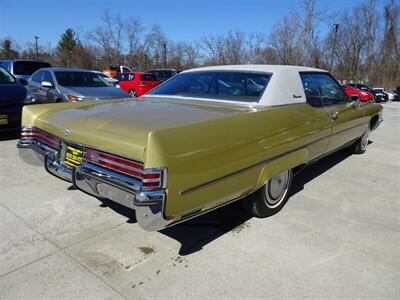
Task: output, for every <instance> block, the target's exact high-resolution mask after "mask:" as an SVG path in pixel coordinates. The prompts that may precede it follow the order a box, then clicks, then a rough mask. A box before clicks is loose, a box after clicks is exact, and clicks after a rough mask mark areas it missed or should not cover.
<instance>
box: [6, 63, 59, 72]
mask: <svg viewBox="0 0 400 300" xmlns="http://www.w3.org/2000/svg"><path fill="white" fill-rule="evenodd" d="M50 67H51V65H50V64H49V63H47V62H40V61H15V62H14V67H13V73H14V75H32V74H33V73H35V72H36V71H37V70H39V69H41V68H50Z"/></svg>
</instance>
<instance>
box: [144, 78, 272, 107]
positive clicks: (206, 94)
mask: <svg viewBox="0 0 400 300" xmlns="http://www.w3.org/2000/svg"><path fill="white" fill-rule="evenodd" d="M270 78H271V74H266V73H250V72H246V73H244V72H230V71H204V72H203V71H197V72H188V73H180V74H179V75H177V76H175V77H173V78H171V79H170V80H168V81H166V82H165V83H164V84H162V85H161V86H159V87H157V88H155V89H154V90H152V91H151V92H150V93H149V94H150V95H173V96H187V97H195V98H208V99H210V98H212V99H216V100H228V101H240V102H257V101H258V100H259V99H260V97H261V95H262V93H263V91H264V90H265V88H266V87H267V85H268V82H269V80H270Z"/></svg>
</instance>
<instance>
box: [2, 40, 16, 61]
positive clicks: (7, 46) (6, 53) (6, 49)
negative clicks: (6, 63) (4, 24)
mask: <svg viewBox="0 0 400 300" xmlns="http://www.w3.org/2000/svg"><path fill="white" fill-rule="evenodd" d="M18 57H19V53H18V51H17V50H15V49H13V43H12V41H11V39H9V38H5V39H3V40H2V41H1V42H0V58H9V59H15V58H18Z"/></svg>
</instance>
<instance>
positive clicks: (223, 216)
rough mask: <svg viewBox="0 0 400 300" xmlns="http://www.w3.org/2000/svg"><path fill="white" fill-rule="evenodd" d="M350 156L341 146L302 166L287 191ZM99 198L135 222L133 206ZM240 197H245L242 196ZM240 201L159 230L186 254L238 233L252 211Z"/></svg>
mask: <svg viewBox="0 0 400 300" xmlns="http://www.w3.org/2000/svg"><path fill="white" fill-rule="evenodd" d="M350 156H351V154H350V153H349V152H348V151H346V150H341V151H338V152H336V153H333V154H331V155H329V156H327V157H325V158H323V159H321V160H319V161H318V162H316V163H314V164H312V165H310V166H308V167H306V168H305V169H303V170H302V171H300V172H299V173H298V174H297V175H296V176H295V177H294V178H293V184H292V188H291V191H290V195H291V196H292V195H295V194H297V193H299V192H301V191H302V190H303V189H304V186H305V185H306V184H307V183H308V182H310V181H312V180H313V179H314V178H316V177H318V176H320V175H321V174H323V173H325V172H326V171H328V170H329V169H330V168H332V167H334V166H335V165H337V164H338V163H340V162H342V161H344V160H345V159H347V158H348V157H350ZM249 197H251V196H249ZM99 200H100V201H101V202H102V204H101V206H102V207H108V208H110V209H112V210H114V211H115V212H116V213H119V214H121V215H123V216H125V217H127V218H128V221H127V222H128V223H136V217H135V214H134V211H133V210H131V209H129V208H127V207H124V206H122V205H119V204H117V203H115V202H112V201H109V200H104V199H99ZM243 200H246V198H244V199H243ZM289 201H290V199H289ZM240 202H241V201H236V202H234V203H232V204H229V205H226V206H225V207H222V208H220V209H216V210H214V211H211V212H209V213H207V214H204V215H201V216H199V217H196V218H194V219H191V220H188V221H186V222H183V223H180V224H177V225H175V226H173V227H170V228H166V229H164V230H161V231H160V233H161V234H164V235H166V236H168V237H170V238H172V239H174V240H176V241H178V242H180V244H181V248H180V249H179V255H182V256H185V255H190V254H192V253H195V252H197V251H200V250H202V249H203V248H204V246H206V245H207V244H209V243H211V242H213V241H214V240H216V239H218V238H219V237H221V236H223V235H225V234H226V233H229V232H232V234H239V233H240V232H241V231H242V229H244V228H245V227H246V226H247V225H246V221H248V220H249V219H251V218H252V215H251V214H250V213H248V212H247V211H246V210H245V209H243V207H242V205H241V203H240ZM143 234H145V233H143Z"/></svg>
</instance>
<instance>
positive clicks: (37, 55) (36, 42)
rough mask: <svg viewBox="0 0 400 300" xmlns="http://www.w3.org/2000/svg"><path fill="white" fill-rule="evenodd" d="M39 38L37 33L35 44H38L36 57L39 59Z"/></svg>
mask: <svg viewBox="0 0 400 300" xmlns="http://www.w3.org/2000/svg"><path fill="white" fill-rule="evenodd" d="M38 39H39V37H38V36H37V35H35V45H36V59H39V47H38Z"/></svg>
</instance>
